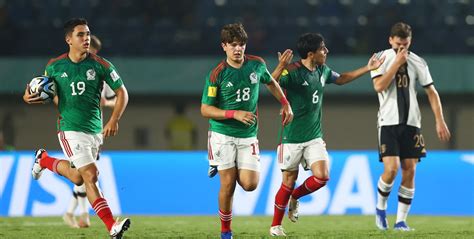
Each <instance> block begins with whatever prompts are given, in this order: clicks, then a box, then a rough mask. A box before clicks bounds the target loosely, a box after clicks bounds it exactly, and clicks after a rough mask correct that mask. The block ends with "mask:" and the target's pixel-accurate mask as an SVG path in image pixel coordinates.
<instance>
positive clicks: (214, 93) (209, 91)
mask: <svg viewBox="0 0 474 239" xmlns="http://www.w3.org/2000/svg"><path fill="white" fill-rule="evenodd" d="M207 96H208V97H216V96H217V87H215V86H209V88H207Z"/></svg>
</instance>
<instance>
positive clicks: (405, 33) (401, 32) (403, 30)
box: [390, 22, 411, 39]
mask: <svg viewBox="0 0 474 239" xmlns="http://www.w3.org/2000/svg"><path fill="white" fill-rule="evenodd" d="M390 37H400V38H402V39H405V38H408V37H411V27H410V25H408V24H406V23H404V22H397V23H395V25H393V26H392V29H391V30H390Z"/></svg>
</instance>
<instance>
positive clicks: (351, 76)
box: [335, 54, 385, 85]
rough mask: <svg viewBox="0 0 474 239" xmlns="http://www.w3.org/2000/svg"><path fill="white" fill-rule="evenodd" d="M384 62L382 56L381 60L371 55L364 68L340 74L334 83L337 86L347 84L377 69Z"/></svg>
mask: <svg viewBox="0 0 474 239" xmlns="http://www.w3.org/2000/svg"><path fill="white" fill-rule="evenodd" d="M384 61H385V56H383V57H382V58H377V55H376V54H373V55H372V57H371V58H370V59H369V62H368V63H367V65H366V66H363V67H361V68H359V69H357V70H353V71H350V72H345V73H342V74H341V75H340V76H339V78H337V79H336V81H335V83H336V84H337V85H344V84H347V83H349V82H351V81H353V80H355V79H357V78H359V77H361V76H362V75H364V74H365V73H367V72H369V71H372V70H375V69H377V68H379V67H380V65H382V64H383V63H384Z"/></svg>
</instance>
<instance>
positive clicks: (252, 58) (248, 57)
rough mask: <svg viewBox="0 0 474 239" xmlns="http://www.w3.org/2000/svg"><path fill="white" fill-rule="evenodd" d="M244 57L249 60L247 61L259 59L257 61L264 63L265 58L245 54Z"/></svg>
mask: <svg viewBox="0 0 474 239" xmlns="http://www.w3.org/2000/svg"><path fill="white" fill-rule="evenodd" d="M245 57H246V58H247V60H249V61H259V62H261V63H263V64H265V60H263V58H261V57H259V56H254V55H245Z"/></svg>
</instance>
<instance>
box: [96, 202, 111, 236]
mask: <svg viewBox="0 0 474 239" xmlns="http://www.w3.org/2000/svg"><path fill="white" fill-rule="evenodd" d="M92 208H93V209H94V211H95V213H96V214H97V216H99V218H100V219H101V220H102V221H103V222H104V224H105V226H106V227H107V230H108V231H110V229H111V228H112V226H113V225H114V223H115V220H114V216H113V215H112V211H110V208H109V205H108V204H107V201H106V200H105V198H97V199H96V200H95V202H94V203H93V204H92Z"/></svg>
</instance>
